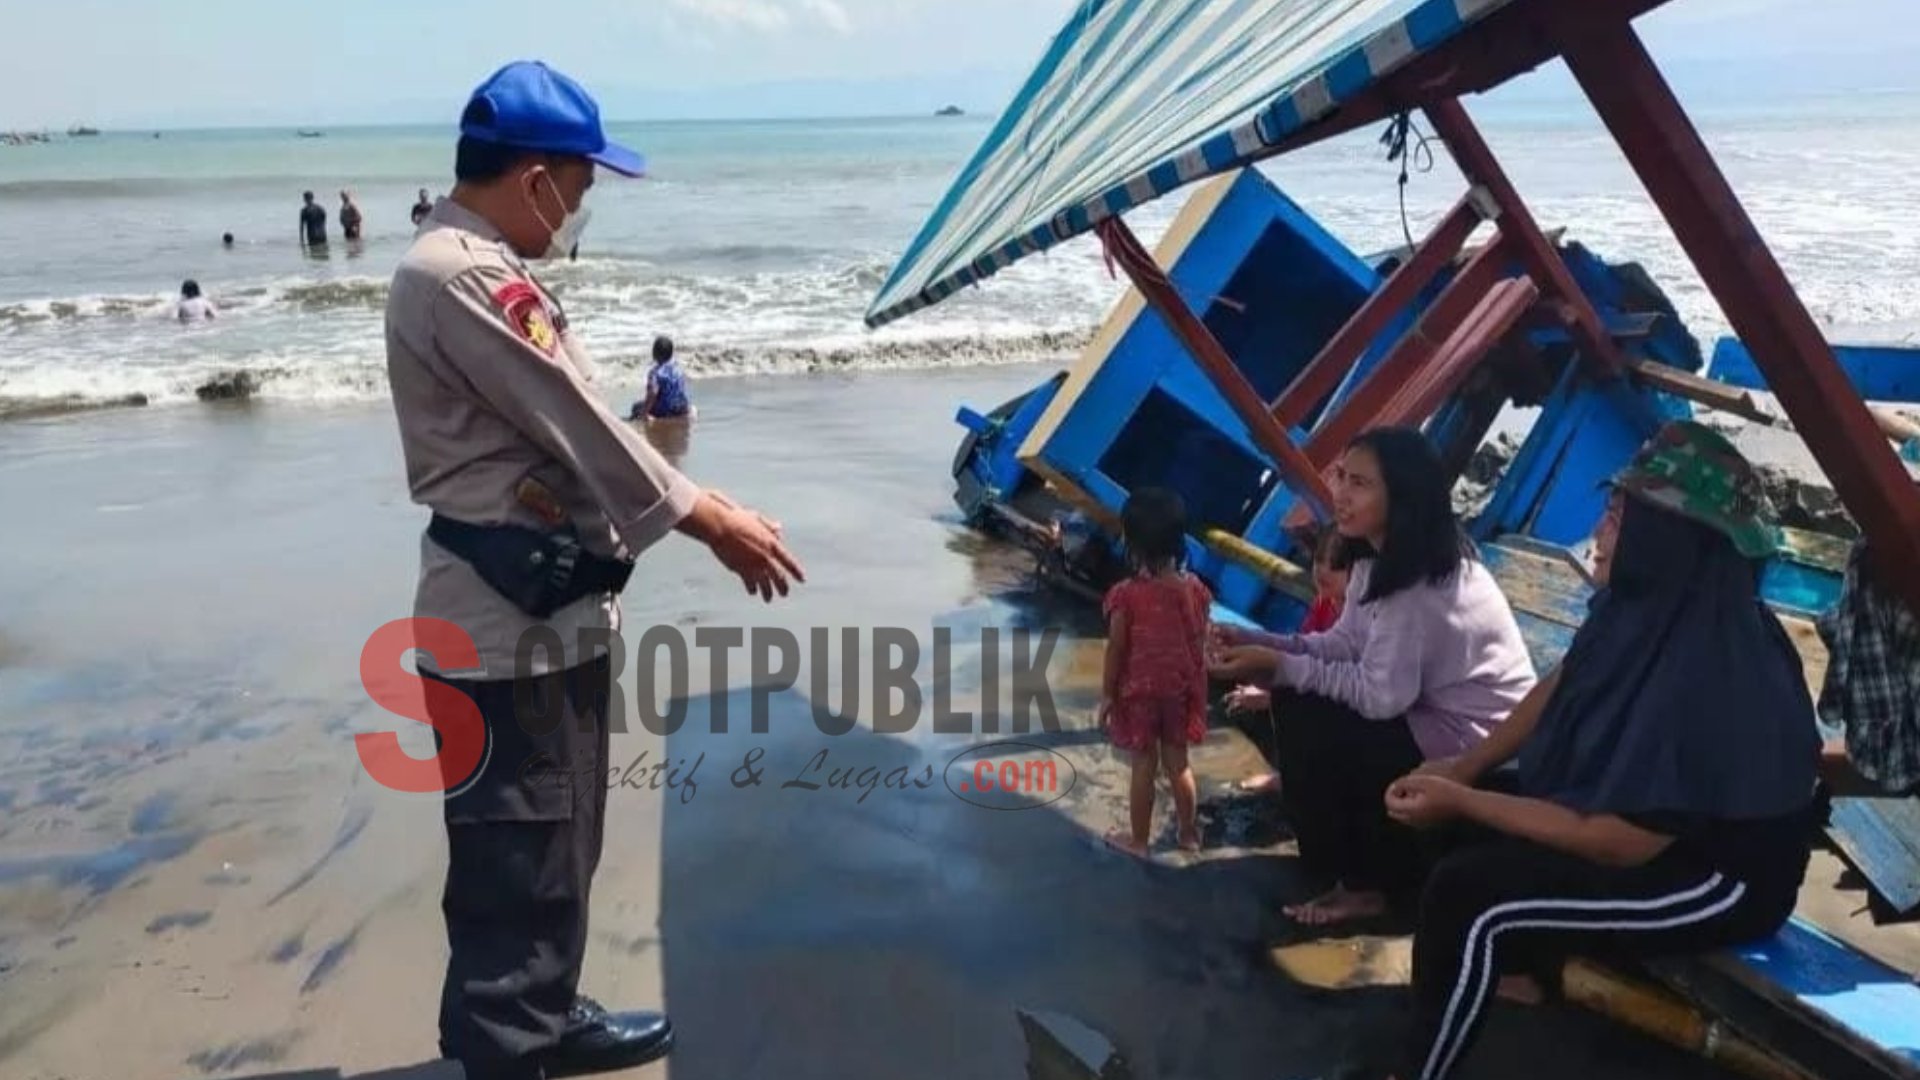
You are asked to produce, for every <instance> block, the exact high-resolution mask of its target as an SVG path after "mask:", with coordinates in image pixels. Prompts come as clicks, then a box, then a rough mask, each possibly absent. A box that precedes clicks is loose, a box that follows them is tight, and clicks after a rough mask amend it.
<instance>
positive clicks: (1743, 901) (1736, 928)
mask: <svg viewBox="0 0 1920 1080" xmlns="http://www.w3.org/2000/svg"><path fill="white" fill-rule="evenodd" d="M1794 900H1795V896H1794V890H1793V889H1790V888H1787V887H1785V886H1783V885H1773V886H1771V887H1756V886H1754V885H1752V884H1749V883H1747V882H1743V881H1736V880H1734V879H1733V878H1730V877H1727V876H1725V875H1723V874H1721V873H1718V872H1716V871H1715V870H1713V869H1712V868H1711V867H1709V866H1706V865H1705V864H1704V863H1703V862H1702V861H1701V860H1698V859H1695V858H1691V857H1688V856H1687V855H1686V854H1685V853H1682V852H1679V851H1676V850H1673V849H1670V850H1669V852H1668V853H1667V854H1665V855H1662V856H1661V857H1660V858H1657V859H1655V860H1653V861H1652V862H1650V863H1647V864H1646V865H1644V866H1636V867H1630V868H1616V867H1605V866H1600V865H1597V864H1595V863H1591V862H1588V861H1586V860H1585V859H1581V858H1577V857H1575V856H1572V855H1567V854H1563V853H1561V852H1558V851H1554V850H1551V849H1549V848H1544V847H1541V846H1539V845H1537V844H1532V843H1529V842H1526V841H1523V840H1515V839H1512V838H1501V839H1498V840H1494V841H1490V842H1487V843H1483V844H1477V845H1474V846H1470V847H1467V848H1464V849H1462V850H1460V851H1456V852H1454V853H1453V854H1451V855H1449V856H1447V857H1446V858H1445V859H1444V860H1442V861H1441V862H1440V864H1439V866H1438V867H1437V868H1436V869H1435V870H1434V873H1433V875H1432V877H1431V878H1429V879H1428V881H1427V885H1426V889H1425V891H1424V892H1423V893H1422V896H1421V901H1420V920H1419V924H1418V929H1417V930H1416V932H1415V935H1414V945H1413V984H1414V993H1415V997H1416V999H1417V1008H1418V1017H1419V1021H1418V1026H1417V1030H1416V1033H1415V1036H1414V1039H1413V1041H1412V1044H1411V1046H1410V1047H1409V1060H1408V1062H1407V1067H1406V1069H1405V1070H1404V1071H1402V1072H1401V1073H1400V1074H1399V1075H1400V1077H1401V1080H1413V1078H1418V1080H1441V1078H1442V1077H1445V1076H1449V1075H1451V1074H1452V1073H1453V1071H1454V1070H1455V1069H1456V1068H1457V1067H1458V1066H1459V1064H1460V1062H1461V1060H1462V1059H1463V1058H1464V1057H1465V1056H1466V1054H1467V1052H1468V1050H1469V1049H1470V1048H1471V1047H1472V1045H1473V1040H1474V1038H1475V1036H1476V1035H1477V1034H1478V1032H1479V1030H1480V1027H1481V1021H1482V1020H1483V1019H1484V1018H1485V1015H1486V1007H1487V1002H1488V1000H1489V999H1491V998H1492V997H1493V994H1494V990H1495V988H1496V987H1497V985H1498V983H1499V980H1500V977H1501V976H1502V975H1507V974H1516V973H1522V972H1526V973H1532V972H1540V971H1550V970H1554V969H1555V968H1556V967H1557V965H1558V963H1559V962H1560V961H1562V960H1564V959H1565V958H1566V957H1568V956H1571V955H1576V954H1578V955H1588V956H1599V957H1606V956H1615V957H1618V956H1656V955H1662V954H1666V955H1672V954H1676V953H1687V952H1699V951H1703V950H1708V949H1715V948H1721V947H1725V946H1728V945H1735V944H1740V943H1743V942H1748V941H1755V940H1759V939H1761V938H1765V937H1767V936H1769V935H1771V934H1773V933H1774V932H1775V931H1777V930H1778V929H1779V928H1780V926H1781V925H1782V924H1784V923H1785V921H1786V919H1787V917H1788V916H1789V915H1790V914H1792V911H1793V906H1794Z"/></svg>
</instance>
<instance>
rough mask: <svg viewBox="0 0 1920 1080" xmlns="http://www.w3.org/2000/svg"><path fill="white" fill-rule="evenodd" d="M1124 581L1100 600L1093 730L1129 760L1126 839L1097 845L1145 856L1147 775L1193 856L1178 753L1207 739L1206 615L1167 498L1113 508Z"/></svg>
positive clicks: (1147, 497) (1194, 831) (1163, 494)
mask: <svg viewBox="0 0 1920 1080" xmlns="http://www.w3.org/2000/svg"><path fill="white" fill-rule="evenodd" d="M1120 520H1121V527H1122V530H1123V532H1124V533H1125V536H1126V542H1127V555H1128V559H1129V560H1130V561H1131V563H1132V564H1133V571H1134V573H1133V576H1132V577H1129V578H1128V579H1126V580H1125V581H1122V582H1120V583H1119V584H1117V585H1115V586H1114V587H1113V588H1112V589H1111V590H1109V591H1108V593H1107V599H1106V604H1105V605H1104V607H1105V611H1106V616H1107V657H1106V679H1105V683H1104V692H1103V694H1102V696H1101V701H1100V726H1101V728H1102V729H1103V730H1104V731H1106V733H1107V736H1108V738H1109V739H1111V740H1112V742H1113V745H1114V746H1116V747H1118V748H1119V749H1121V750H1125V751H1127V752H1128V753H1129V754H1130V755H1132V758H1133V785H1132V788H1131V791H1130V798H1129V805H1128V809H1129V811H1130V814H1129V816H1130V818H1131V822H1130V823H1131V825H1132V830H1131V832H1125V833H1123V832H1120V831H1119V830H1115V831H1113V832H1111V833H1108V834H1107V842H1108V843H1109V844H1111V845H1113V846H1114V847H1116V848H1119V849H1120V850H1122V851H1125V852H1127V853H1129V854H1132V855H1137V856H1144V855H1146V854H1147V843H1148V839H1149V835H1150V833H1151V832H1152V829H1153V800H1154V776H1155V774H1156V773H1158V772H1160V771H1161V770H1162V769H1164V770H1165V771H1166V774H1167V781H1168V783H1169V784H1170V785H1171V786H1172V788H1173V807H1174V814H1175V817H1176V819H1177V820H1178V822H1179V826H1180V846H1181V848H1183V849H1185V850H1187V851H1198V850H1199V849H1200V829H1199V826H1198V824H1197V821H1196V818H1195V812H1194V802H1195V798H1196V790H1195V785H1194V780H1193V769H1192V767H1191V766H1190V765H1188V763H1187V748H1188V747H1189V746H1192V745H1195V744H1197V743H1199V742H1200V741H1201V740H1203V739H1205V738H1206V736H1207V661H1206V645H1207V609H1208V606H1209V605H1210V604H1211V603H1212V598H1211V596H1210V595H1209V594H1208V592H1207V587H1206V586H1205V585H1203V584H1201V582H1200V579H1199V578H1196V577H1194V576H1193V575H1192V574H1189V573H1187V572H1186V569H1185V563H1186V550H1187V548H1186V544H1187V535H1186V533H1187V529H1186V508H1185V506H1184V505H1183V504H1182V503H1181V501H1180V497H1179V496H1178V495H1176V494H1174V493H1173V492H1171V491H1164V490H1160V489H1143V490H1141V491H1139V492H1137V493H1135V494H1134V496H1133V497H1132V498H1130V499H1128V500H1127V505H1126V506H1125V508H1123V509H1122V510H1121V514H1120Z"/></svg>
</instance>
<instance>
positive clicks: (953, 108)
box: [933, 105, 967, 116]
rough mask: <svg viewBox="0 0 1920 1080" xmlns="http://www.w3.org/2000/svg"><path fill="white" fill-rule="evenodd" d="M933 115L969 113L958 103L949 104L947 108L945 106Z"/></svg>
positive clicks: (963, 114) (962, 114) (961, 114)
mask: <svg viewBox="0 0 1920 1080" xmlns="http://www.w3.org/2000/svg"><path fill="white" fill-rule="evenodd" d="M933 115H935V116H965V115H967V114H966V113H965V112H964V111H963V110H962V109H961V108H960V106H958V105H949V106H947V107H946V108H944V109H941V110H940V111H939V112H937V113H934V114H933Z"/></svg>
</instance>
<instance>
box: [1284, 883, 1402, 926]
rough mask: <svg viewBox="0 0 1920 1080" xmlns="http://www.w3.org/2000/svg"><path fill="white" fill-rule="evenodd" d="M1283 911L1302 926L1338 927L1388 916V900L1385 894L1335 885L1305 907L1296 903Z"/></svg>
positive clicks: (1308, 902)
mask: <svg viewBox="0 0 1920 1080" xmlns="http://www.w3.org/2000/svg"><path fill="white" fill-rule="evenodd" d="M1281 910H1282V911H1283V912H1285V913H1286V915H1287V917H1288V918H1290V919H1292V920H1293V921H1295V922H1297V923H1299V924H1301V925H1302V926H1338V925H1339V924H1341V923H1346V922H1356V921H1358V920H1360V919H1371V918H1374V917H1376V916H1379V915H1384V914H1386V912H1387V897H1386V894H1384V893H1379V892H1373V891H1371V890H1360V891H1351V890H1349V889H1348V888H1347V887H1346V886H1345V885H1335V886H1334V887H1333V888H1332V889H1330V890H1328V891H1327V892H1326V893H1324V894H1322V895H1320V896H1317V897H1315V898H1314V899H1312V900H1309V901H1307V902H1306V903H1304V904H1294V905H1292V906H1290V907H1286V908H1282V909H1281Z"/></svg>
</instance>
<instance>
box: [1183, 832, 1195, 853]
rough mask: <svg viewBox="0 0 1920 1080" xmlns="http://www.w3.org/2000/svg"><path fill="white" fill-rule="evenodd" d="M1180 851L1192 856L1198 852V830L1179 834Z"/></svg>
mask: <svg viewBox="0 0 1920 1080" xmlns="http://www.w3.org/2000/svg"><path fill="white" fill-rule="evenodd" d="M1180 850H1181V851H1184V852H1187V853H1189V854H1192V853H1194V852H1197V851H1199V850H1200V830H1199V829H1194V830H1192V831H1191V832H1183V833H1181V834H1180Z"/></svg>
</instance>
